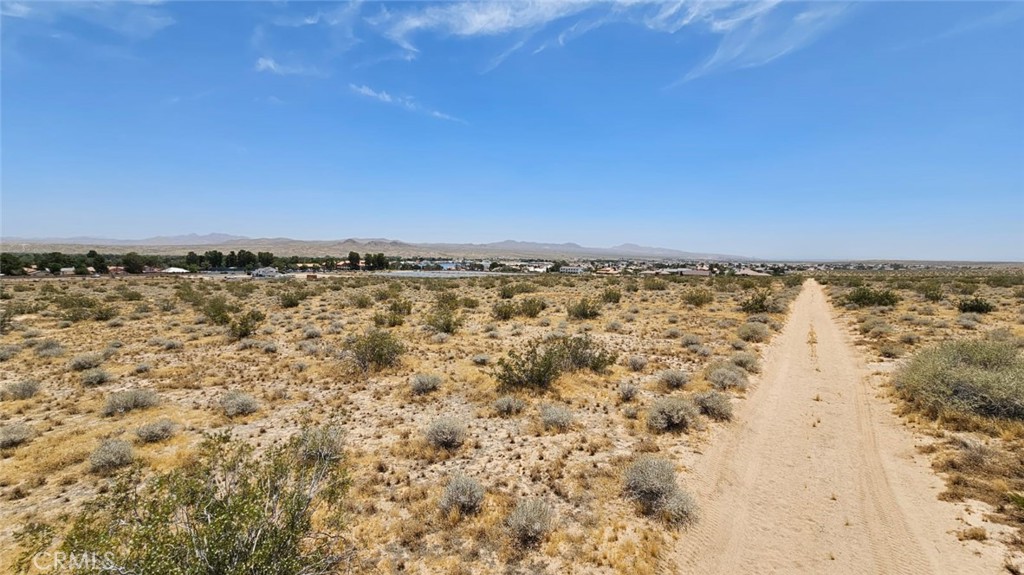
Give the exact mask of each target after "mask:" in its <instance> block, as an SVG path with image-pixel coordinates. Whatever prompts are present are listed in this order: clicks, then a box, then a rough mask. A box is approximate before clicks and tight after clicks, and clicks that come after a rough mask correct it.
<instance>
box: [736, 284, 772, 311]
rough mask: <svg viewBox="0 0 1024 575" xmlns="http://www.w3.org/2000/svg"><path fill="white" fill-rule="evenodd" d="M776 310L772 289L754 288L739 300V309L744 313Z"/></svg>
mask: <svg viewBox="0 0 1024 575" xmlns="http://www.w3.org/2000/svg"><path fill="white" fill-rule="evenodd" d="M775 310H777V307H776V305H775V302H774V301H773V299H772V290H770V289H759V290H754V292H753V293H751V294H750V295H749V296H747V297H746V299H744V300H743V301H742V302H740V311H742V312H744V313H769V312H772V311H775Z"/></svg>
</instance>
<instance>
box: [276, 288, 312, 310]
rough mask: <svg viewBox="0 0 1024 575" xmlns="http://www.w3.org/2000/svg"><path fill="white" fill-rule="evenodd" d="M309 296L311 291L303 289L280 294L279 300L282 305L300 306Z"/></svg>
mask: <svg viewBox="0 0 1024 575" xmlns="http://www.w3.org/2000/svg"><path fill="white" fill-rule="evenodd" d="M307 297H309V292H307V291H306V290H302V289H297V290H291V291H286V292H284V293H282V294H281V295H279V296H278V301H280V302H281V307H284V308H290V307H299V304H300V303H302V300H304V299H306V298H307Z"/></svg>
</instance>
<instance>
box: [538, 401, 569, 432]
mask: <svg viewBox="0 0 1024 575" xmlns="http://www.w3.org/2000/svg"><path fill="white" fill-rule="evenodd" d="M540 422H541V424H542V425H543V426H544V429H555V430H557V431H565V430H567V429H569V427H571V426H572V422H573V416H572V412H571V411H569V409H567V408H565V407H562V406H560V405H542V406H540Z"/></svg>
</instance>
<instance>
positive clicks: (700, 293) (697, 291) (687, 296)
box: [683, 288, 715, 307]
mask: <svg viewBox="0 0 1024 575" xmlns="http://www.w3.org/2000/svg"><path fill="white" fill-rule="evenodd" d="M683 301H684V302H686V303H688V304H690V305H692V306H694V307H704V306H706V305H708V304H710V303H713V302H714V301H715V294H714V293H712V291H711V290H709V289H706V288H691V289H688V290H686V291H685V292H683Z"/></svg>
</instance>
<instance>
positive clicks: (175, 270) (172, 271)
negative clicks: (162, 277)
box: [160, 267, 188, 274]
mask: <svg viewBox="0 0 1024 575" xmlns="http://www.w3.org/2000/svg"><path fill="white" fill-rule="evenodd" d="M160 273H162V274H187V273H188V270H187V269H185V268H175V267H170V268H167V269H164V270H160Z"/></svg>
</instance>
